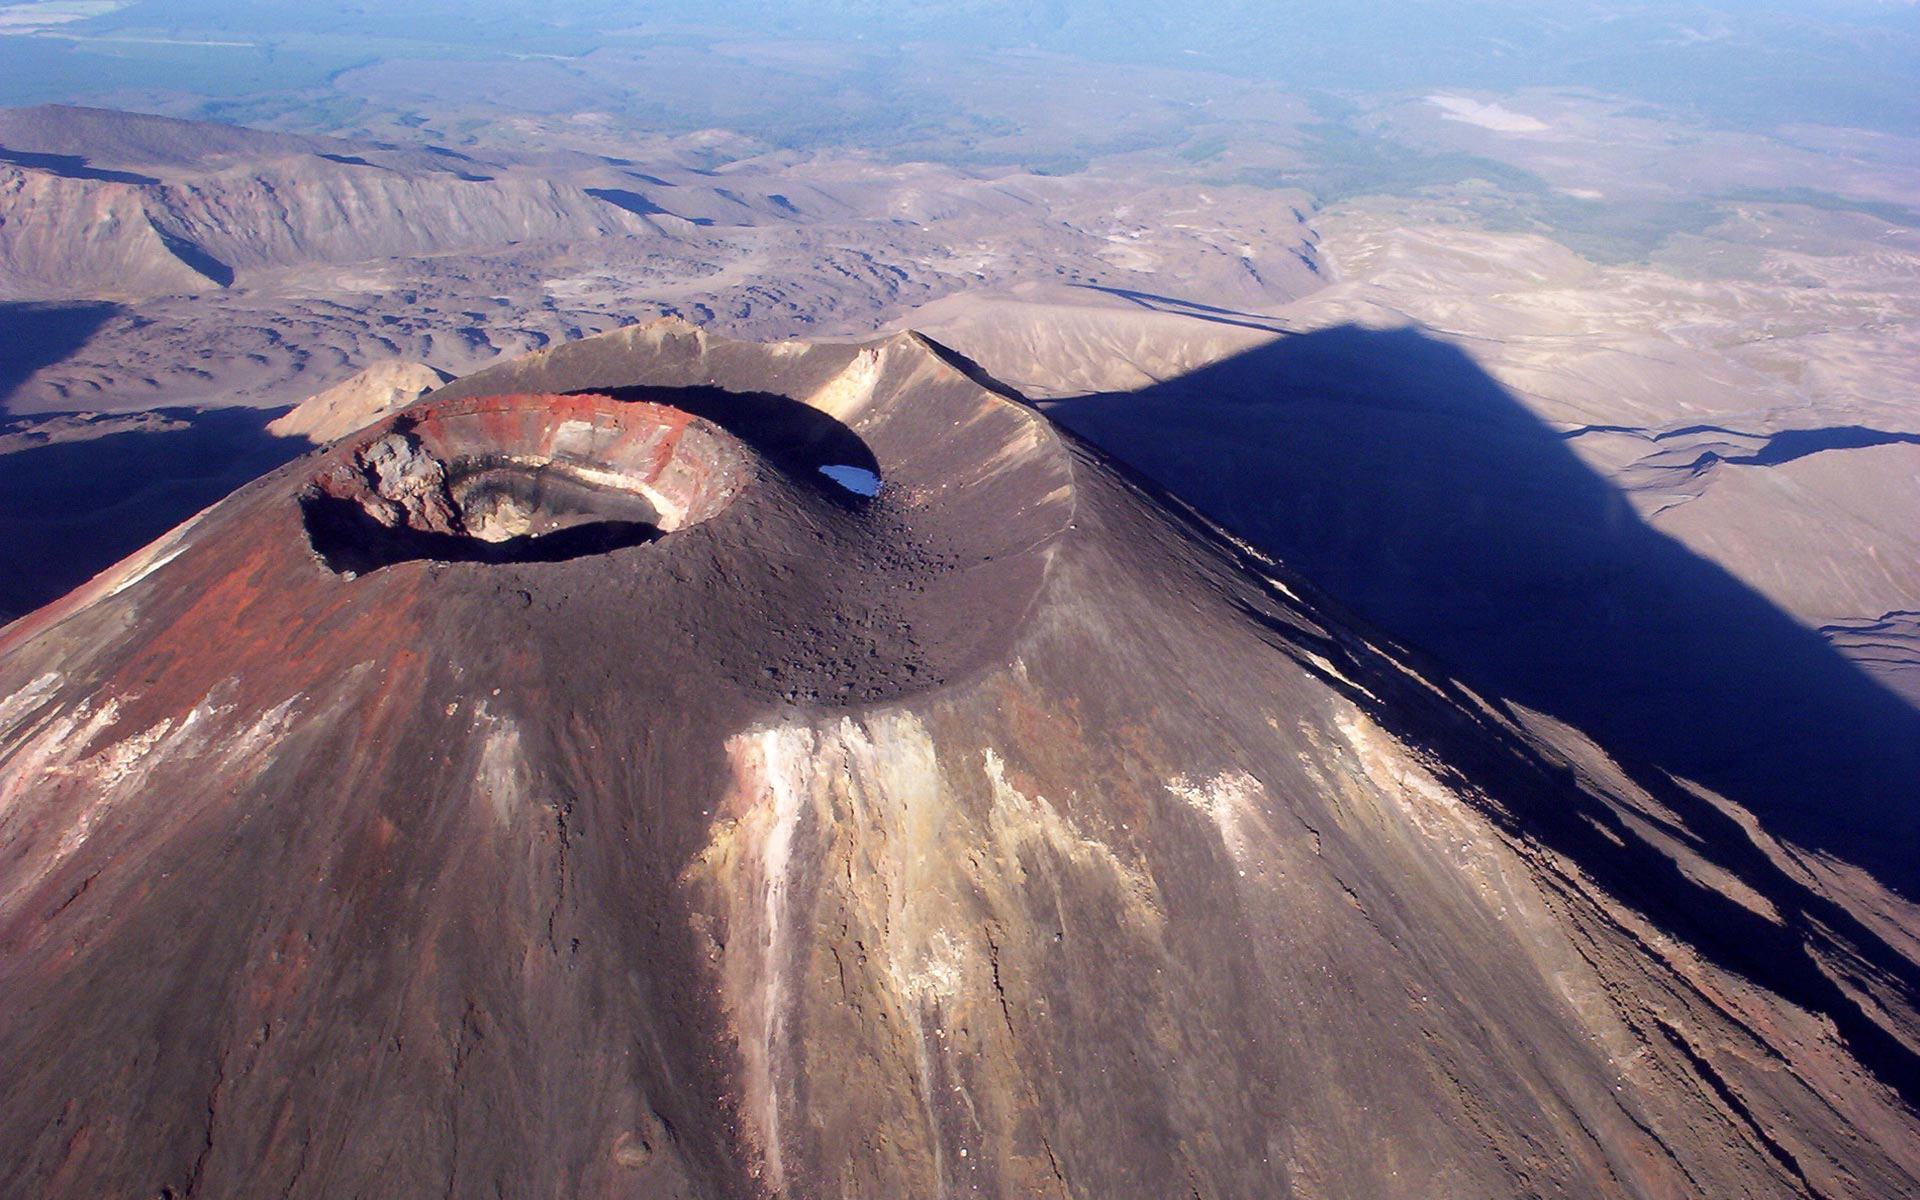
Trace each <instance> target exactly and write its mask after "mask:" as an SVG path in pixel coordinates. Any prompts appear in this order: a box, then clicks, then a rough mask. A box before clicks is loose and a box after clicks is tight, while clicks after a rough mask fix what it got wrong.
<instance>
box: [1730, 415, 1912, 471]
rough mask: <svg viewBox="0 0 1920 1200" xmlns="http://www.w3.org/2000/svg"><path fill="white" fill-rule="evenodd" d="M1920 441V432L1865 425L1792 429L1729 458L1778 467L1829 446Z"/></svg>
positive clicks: (1853, 447) (1846, 447) (1859, 447)
mask: <svg viewBox="0 0 1920 1200" xmlns="http://www.w3.org/2000/svg"><path fill="white" fill-rule="evenodd" d="M1898 445H1908V446H1914V445H1920V433H1889V432H1887V431H1885V430H1881V429H1869V428H1867V427H1866V426H1864V425H1834V426H1831V427H1829V428H1826V429H1788V430H1785V431H1783V432H1781V433H1776V434H1774V435H1773V436H1772V437H1771V438H1768V439H1767V444H1766V445H1764V446H1762V447H1760V449H1758V450H1756V451H1754V452H1753V453H1752V454H1747V455H1742V456H1740V457H1738V458H1728V459H1727V460H1726V461H1727V462H1730V463H1745V464H1750V465H1752V466H1756V467H1777V466H1779V465H1780V464H1781V463H1789V462H1792V461H1793V460H1794V459H1796V458H1805V457H1807V455H1809V454H1820V453H1822V452H1824V451H1827V450H1864V449H1866V448H1867V447H1869V446H1898Z"/></svg>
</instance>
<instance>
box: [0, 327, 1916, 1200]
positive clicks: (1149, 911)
mask: <svg viewBox="0 0 1920 1200" xmlns="http://www.w3.org/2000/svg"><path fill="white" fill-rule="evenodd" d="M1353 336H1361V335H1353ZM1303 352H1304V351H1303ZM1471 401H1473V397H1470V396H1469V397H1463V399H1462V401H1461V402H1462V403H1463V404H1464V403H1468V402H1471ZM1483 419H1490V418H1483ZM1513 422H1514V428H1513V432H1512V433H1511V434H1510V435H1509V436H1510V438H1511V439H1513V440H1514V441H1515V442H1516V444H1524V441H1525V439H1526V438H1527V437H1528V436H1530V435H1529V434H1528V433H1527V432H1526V427H1525V425H1524V423H1523V422H1520V420H1519V419H1518V418H1513ZM1562 458H1563V462H1562V464H1561V466H1560V467H1558V468H1556V469H1559V470H1562V471H1570V470H1572V468H1571V467H1570V466H1567V465H1566V463H1567V462H1570V461H1571V457H1570V456H1568V455H1566V454H1565V452H1564V451H1563V452H1562ZM821 467H855V468H861V469H865V470H869V471H872V472H873V473H874V474H876V475H877V476H878V477H879V478H880V479H881V480H882V481H883V486H882V487H881V488H880V490H879V492H878V494H877V495H875V496H873V497H871V498H868V497H865V496H862V495H861V494H859V493H858V492H856V491H853V490H849V489H847V488H844V487H842V486H840V485H839V484H837V483H835V482H834V481H833V479H832V478H831V477H829V476H828V475H827V474H826V473H823V472H822V471H821V470H820V468H821ZM1546 469H1547V468H1542V470H1546ZM1562 486H1566V485H1565V484H1564V483H1563V484H1562ZM1591 486H1594V487H1597V486H1598V485H1597V483H1596V484H1594V485H1591ZM1641 536H1652V535H1641ZM1706 569H1707V568H1705V567H1704V566H1703V567H1698V568H1695V570H1697V571H1702V570H1706ZM1721 586H1722V587H1723V588H1731V585H1730V584H1723V585H1721ZM1725 595H1726V593H1724V592H1723V593H1722V594H1720V597H1719V598H1722V599H1724V598H1725ZM1749 615H1750V614H1749ZM1746 636H1749V637H1753V638H1761V637H1772V638H1775V639H1777V640H1776V643H1775V648H1776V649H1777V648H1778V647H1779V646H1780V645H1785V644H1787V639H1786V638H1785V635H1784V634H1781V633H1779V632H1778V631H1776V630H1773V629H1771V628H1762V629H1753V630H1748V631H1747V634H1746ZM1805 638H1806V639H1807V640H1810V641H1811V640H1817V639H1812V635H1805ZM1796 648H1797V649H1800V650H1802V651H1803V652H1804V653H1808V654H1811V653H1812V651H1811V650H1807V649H1805V648H1804V647H1796ZM1829 657H1831V654H1830V652H1829ZM1834 661H1835V665H1834V666H1832V667H1831V668H1830V670H1831V671H1832V672H1835V673H1839V672H1842V671H1844V670H1851V668H1844V667H1842V666H1840V665H1838V660H1837V659H1835V660H1834ZM1754 669H1755V670H1758V667H1755V668H1754ZM0 694H4V695H5V696H6V697H7V698H6V700H5V701H4V707H3V708H0V755H4V758H3V759H0V764H3V765H0V830H4V835H3V839H0V840H3V844H4V845H5V847H6V854H7V857H6V860H5V862H4V864H3V865H0V945H3V946H4V953H0V964H3V965H0V990H3V991H4V994H5V995H6V996H7V997H8V1001H7V1003H6V1005H5V1006H4V1008H3V1009H0V1058H4V1060H5V1061H7V1062H8V1063H10V1064H14V1065H13V1067H12V1068H11V1070H10V1073H11V1079H10V1085H9V1087H8V1089H7V1092H6V1095H5V1098H4V1099H0V1181H4V1182H3V1185H0V1188H3V1190H4V1191H6V1192H7V1193H8V1194H15V1195H41V1196H80V1195H99V1194H102V1193H107V1194H132V1195H143V1196H152V1195H172V1196H188V1195H192V1196H221V1195H234V1196H239V1195H258V1194H261V1193H263V1192H272V1193H278V1194H286V1195H294V1196H300V1195H312V1196H323V1195H324V1196H339V1195H356V1194H383V1195H414V1194H425V1193H427V1192H436V1193H438V1192H450V1193H452V1194H456V1195H467V1194H487V1193H492V1194H503V1195H582V1196H584V1195H629V1194H636V1192H637V1193H639V1194H649V1195H662V1196H670V1195H679V1196H754V1195H790V1196H817V1195H849V1196H854V1195H859V1196H876V1197H880V1196H886V1197H892V1196H903V1195H935V1194H945V1193H962V1192H966V1193H979V1194H988V1195H1008V1196H1013V1195H1036V1194H1040V1195H1044V1194H1060V1195H1082V1196H1120V1195H1172V1194H1182V1193H1185V1194H1198V1195H1204V1196H1232V1195H1272V1194H1283V1193H1288V1194H1296V1195H1303V1196H1328V1197H1332V1196H1350V1197H1389V1196H1405V1197H1431V1196H1434V1195H1442V1194H1453V1195H1514V1194H1527V1195H1540V1196H1580V1197H1591V1196H1612V1195H1619V1196H1646V1195H1676V1196H1677V1195H1810V1196H1827V1197H1843V1196H1846V1197H1885V1196H1893V1195H1900V1194H1904V1193H1906V1192H1909V1191H1911V1190H1913V1189H1914V1187H1915V1186H1916V1184H1917V1183H1920V1139H1917V1138H1916V1136H1915V1134H1916V1122H1915V1117H1914V1107H1913V1106H1914V1104H1915V1101H1916V1100H1917V1099H1920V1070H1917V1069H1916V1068H1920V1020H1917V1019H1916V1018H1917V1016H1920V1014H1917V1012H1916V1006H1915V999H1916V996H1920V944H1917V943H1916V942H1915V940H1914V939H1913V936H1912V933H1911V931H1912V930H1913V929H1914V928H1915V927H1916V926H1915V917H1916V914H1915V912H1914V909H1913V905H1912V900H1911V897H1912V896H1913V895H1914V886H1915V883H1916V880H1915V877H1914V874H1913V867H1912V864H1913V863H1914V862H1915V861H1916V860H1915V857H1914V850H1915V846H1914V839H1913V828H1912V825H1911V823H1910V821H1908V820H1907V819H1906V818H1905V816H1904V815H1903V814H1902V813H1900V812H1895V811H1890V810H1888V809H1886V808H1884V807H1881V806H1877V805H1876V803H1875V801H1874V793H1873V792H1872V791H1871V779H1870V778H1869V776H1870V775H1871V773H1870V772H1869V773H1865V774H1862V775H1861V776H1859V777H1857V778H1856V777H1837V778H1835V779H1834V780H1833V781H1832V783H1831V785H1830V789H1829V791H1828V792H1827V793H1826V795H1825V796H1824V797H1823V799H1824V800H1825V801H1826V802H1825V803H1815V802H1811V801H1810V800H1809V798H1808V797H1807V796H1805V795H1801V796H1799V797H1798V799H1797V801H1796V802H1794V803H1787V802H1786V801H1785V800H1783V799H1782V797H1780V796H1778V795H1772V796H1769V795H1764V794H1760V793H1754V792H1751V791H1749V790H1747V787H1748V781H1745V780H1742V779H1737V778H1731V777H1730V778H1727V779H1711V780H1706V781H1702V780H1698V779H1689V778H1686V777H1683V776H1682V775H1681V774H1680V773H1679V772H1678V771H1677V770H1676V769H1675V763H1674V762H1673V761H1672V760H1669V761H1666V762H1663V761H1660V760H1658V759H1653V760H1649V759H1646V758H1629V757H1626V756H1622V755H1612V754H1609V753H1606V752H1603V751H1602V750H1601V749H1600V748H1599V747H1598V746H1597V745H1596V744H1595V743H1594V742H1592V741H1590V740H1588V739H1587V738H1586V737H1584V736H1583V735H1581V734H1580V733H1578V732H1576V731H1575V730H1574V729H1573V727H1572V726H1571V725H1570V724H1568V723H1567V722H1566V721H1565V720H1564V719H1556V715H1555V714H1552V713H1550V712H1545V711H1541V710H1540V709H1538V708H1536V707H1535V706H1533V705H1532V704H1521V703H1515V702H1513V701H1510V700H1506V699H1500V698H1495V697H1493V696H1492V695H1490V694H1487V693H1483V692H1480V691H1477V690H1475V689H1472V688H1470V687H1468V686H1465V685H1463V684H1462V683H1461V682H1460V681H1458V680H1457V679H1455V678H1454V677H1453V676H1452V675H1451V674H1450V673H1449V672H1448V671H1447V670H1445V669H1444V668H1441V667H1440V666H1438V665H1437V663H1436V662H1435V661H1434V660H1431V659H1429V658H1427V657H1425V656H1424V655H1421V654H1419V653H1416V652H1414V651H1411V650H1407V649H1404V648H1402V647H1400V646H1399V645H1397V644H1396V643H1394V642H1392V641H1389V640H1387V639H1386V638H1384V637H1383V636H1382V634H1381V633H1380V632H1378V631H1377V630H1376V629H1375V628H1374V627H1373V626H1371V625H1369V624H1367V623H1365V622H1362V621H1360V620H1358V619H1356V618H1353V617H1351V616H1349V615H1347V614H1346V613H1345V611H1344V610H1343V609H1342V608H1341V606H1339V605H1337V604H1335V603H1334V602H1332V601H1330V600H1328V599H1326V598H1325V597H1324V596H1323V595H1322V593H1321V592H1320V591H1319V590H1318V589H1316V588H1315V587H1313V586H1312V585H1310V584H1309V583H1307V582H1306V580H1305V579H1303V578H1302V577H1300V576H1299V575H1298V574H1297V573H1296V572H1295V570H1294V569H1293V568H1291V567H1289V566H1285V565H1282V564H1280V563H1278V562H1276V561H1274V560H1273V559H1270V558H1268V557H1266V556H1265V555H1263V554H1260V553H1258V552H1256V551H1254V550H1252V549H1250V548H1248V547H1247V546H1246V545H1245V544H1244V543H1241V542H1239V541H1237V540H1235V539H1233V538H1231V537H1229V536H1227V535H1225V534H1224V533H1222V532H1221V531H1220V530H1219V529H1218V528H1217V527H1215V526H1213V525H1211V524H1209V523H1207V522H1205V521H1203V520H1201V519H1199V518H1198V517H1197V516H1195V515H1193V514H1192V513H1191V512H1190V511H1189V510H1186V509H1184V508H1183V507H1182V506H1181V505H1179V504H1178V503H1177V502H1175V501H1173V500H1171V499H1170V498H1169V497H1167V496H1166V495H1165V494H1163V493H1161V492H1159V491H1158V490H1157V489H1154V488H1152V487H1151V486H1149V485H1147V484H1145V483H1144V482H1142V481H1140V480H1139V479H1138V478H1137V477H1135V476H1133V475H1132V474H1131V473H1130V472H1128V471H1126V470H1123V469H1121V468H1119V467H1118V466H1116V465H1115V464H1114V463H1112V462H1111V461H1110V460H1109V459H1107V458H1106V457H1105V456H1104V455H1102V454H1101V453H1099V452H1098V451H1096V450H1094V449H1092V448H1091V447H1090V446H1089V445H1088V444H1086V443H1085V442H1083V441H1081V440H1079V439H1078V438H1077V437H1075V436H1074V435H1072V434H1070V433H1067V432H1065V431H1064V430H1062V429H1060V428H1059V427H1057V426H1056V425H1054V424H1053V423H1052V422H1051V421H1050V420H1048V419H1047V418H1046V417H1044V416H1042V415H1041V414H1039V413H1037V412H1036V411H1035V410H1034V409H1032V408H1031V407H1029V406H1028V405H1026V404H1024V403H1022V402H1021V401H1020V400H1019V399H1018V398H1017V397H1016V396H1014V395H1013V394H1012V393H1010V392H1008V391H1006V390H1005V389H1003V388H1002V387H1000V386H999V385H997V384H995V383H994V382H993V381H992V380H991V379H990V378H989V377H987V376H985V375H984V374H982V373H980V371H979V370H978V368H976V367H974V366H973V365H972V364H970V363H969V362H967V361H966V360H964V359H960V358H958V357H956V356H955V355H954V354H953V353H952V352H950V351H947V350H944V349H942V348H941V347H939V346H938V345H936V344H934V343H932V342H930V341H927V340H926V339H924V338H921V337H918V336H914V335H906V334H902V335H896V336H893V337H890V338H887V339H884V340H881V341H877V342H871V343H867V344H845V345H804V344H797V343H782V344H774V345H767V346H757V345H750V344H744V343H735V342H728V341H725V340H722V339H719V338H716V337H713V336H710V335H707V334H705V333H703V332H701V331H699V330H697V329H694V328H691V327H689V326H686V325H684V324H678V323H656V324H652V325H648V326H643V327H639V328H636V329H631V330H625V331H620V332H616V333H613V334H609V335H605V336H602V337H599V338H593V339H588V340H585V341H582V342H578V343H574V344H570V345H567V346H565V347H561V348H558V349H555V350H551V351H547V352H543V353H541V354H537V355H534V356H531V357H528V358H524V359H520V360H517V361H515V362H512V363H509V364H506V365H504V366H502V367H500V368H497V369H494V370H491V371H486V372H482V373H480V374H477V375H473V376H470V377H468V378H466V379H463V380H461V381H459V382H457V383H455V384H453V385H451V386H449V387H447V388H444V389H441V390H440V391H438V392H436V393H434V394H433V396H432V397H431V398H429V399H428V400H427V401H426V402H425V403H423V404H421V405H418V406H416V407H414V408H412V409H409V410H407V411H405V412H403V413H401V414H400V415H398V416H392V417H387V418H384V419H382V420H381V421H379V422H378V423H376V424H375V425H373V426H372V427H371V428H369V429H367V430H365V431H364V432H361V433H358V434H355V435H354V436H351V437H348V438H346V439H345V440H343V441H339V442H337V443H335V444H333V445H332V446H331V447H330V448H326V449H322V450H317V451H314V452H312V453H310V454H308V455H305V456H303V457H302V458H300V459H298V460H296V461H294V462H292V463H289V464H288V465H286V466H285V467H282V468H281V469H279V470H277V471H275V472H273V473H271V474H269V475H268V476H266V477H265V478H263V479H261V480H259V481H258V482H256V483H253V484H251V485H249V486H247V487H245V488H243V489H241V490H240V491H239V492H237V493H236V494H235V495H234V496H232V497H231V498H230V499H228V500H226V501H224V502H223V503H221V504H219V505H216V506H215V507H213V508H212V509H210V510H208V511H207V512H206V513H204V514H203V515H201V516H200V517H199V518H198V519H196V520H195V521H193V522H192V523H191V524H189V525H187V526H185V527H183V528H181V529H180V530H177V531H176V532H174V533H173V534H171V535H169V536H168V537H166V538H164V539H162V540H161V541H159V542H157V543H155V544H154V545H153V546H152V547H150V548H149V549H148V550H146V551H144V552H142V553H141V554H140V555H137V556H135V557H134V558H132V559H129V560H128V561H126V562H125V563H123V564H121V565H120V566H118V567H116V568H115V569H114V570H112V571H110V572H108V573H105V574H103V575H101V576H100V577H99V578H97V579H95V580H94V581H93V582H92V583H90V584H89V585H87V586H86V587H84V588H82V589H81V590H79V591H77V592H75V593H73V594H72V595H70V596H68V597H67V598H65V599H63V600H61V601H59V602H58V603H56V604H54V605H52V606H50V607H48V608H46V609H43V610H41V611H40V612H38V613H35V614H34V615H32V616H30V617H28V618H26V619H24V620H20V621H17V622H15V623H14V624H13V625H11V626H9V627H7V628H6V630H5V631H4V633H0ZM1848 695H1849V697H1850V698H1849V700H1848V703H1850V704H1853V705H1854V706H1855V707H1854V708H1853V709H1851V710H1849V711H1850V712H1851V713H1854V714H1859V715H1863V716H1864V717H1868V718H1871V719H1875V720H1878V721H1880V722H1881V723H1882V725H1881V732H1882V733H1883V734H1884V735H1886V736H1887V737H1890V738H1901V739H1905V741H1904V743H1896V744H1895V749H1894V750H1892V751H1890V752H1889V754H1888V757H1887V759H1886V761H1887V762H1888V764H1889V770H1892V769H1894V768H1900V769H1905V770H1909V771H1910V770H1911V769H1912V767H1913V762H1912V755H1911V754H1909V753H1905V752H1904V751H1901V750H1899V749H1898V746H1899V745H1901V744H1904V745H1905V746H1906V747H1908V748H1912V747H1915V746H1920V717H1916V715H1915V714H1914V712H1913V711H1912V710H1911V709H1908V708H1904V707H1902V706H1897V705H1893V704H1889V703H1888V702H1887V701H1886V699H1885V698H1884V697H1878V698H1875V697H1869V696H1867V695H1866V685H1864V684H1857V685H1856V689H1855V692H1853V693H1849V694H1848ZM1876 703H1877V704H1878V705H1879V707H1878V708H1875V707H1874V705H1875V704H1876ZM1823 732H1825V731H1824V730H1823ZM1903 755H1904V757H1903ZM1909 777H1911V776H1909ZM1883 798H1884V797H1883Z"/></svg>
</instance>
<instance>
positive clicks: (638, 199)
mask: <svg viewBox="0 0 1920 1200" xmlns="http://www.w3.org/2000/svg"><path fill="white" fill-rule="evenodd" d="M582 190H583V191H585V192H586V193H587V195H589V196H592V197H594V198H595V199H596V200H605V201H606V202H607V203H608V204H611V205H613V206H614V207H615V208H618V209H621V210H623V211H625V212H630V213H632V214H633V215H634V216H636V217H673V218H675V219H676V220H681V221H685V222H687V223H688V224H690V225H701V226H706V225H711V224H713V218H712V217H683V216H681V215H680V214H679V213H674V212H668V211H667V210H666V209H664V208H661V207H660V206H659V205H658V204H655V203H654V202H653V201H651V200H649V199H647V198H646V197H645V196H642V195H641V194H640V193H639V192H630V191H628V190H627V189H626V188H584V189H582Z"/></svg>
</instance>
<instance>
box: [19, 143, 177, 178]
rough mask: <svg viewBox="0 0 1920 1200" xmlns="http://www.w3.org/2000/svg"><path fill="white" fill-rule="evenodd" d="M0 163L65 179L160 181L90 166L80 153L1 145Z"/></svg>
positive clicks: (146, 176) (128, 172)
mask: <svg viewBox="0 0 1920 1200" xmlns="http://www.w3.org/2000/svg"><path fill="white" fill-rule="evenodd" d="M0 163H11V164H12V165H14V166H16V167H30V168H32V169H33V170H36V171H46V172H47V173H49V174H52V175H58V176H60V177H61V178H63V179H96V180H99V181H101V182H103V183H159V182H160V181H159V180H158V179H156V178H154V177H153V176H151V175H136V174H135V173H133V172H132V171H111V170H107V169H105V168H102V167H90V166H88V165H87V160H86V159H85V158H83V157H81V156H80V155H78V154H35V153H32V152H30V151H26V150H9V149H7V148H6V147H5V146H0Z"/></svg>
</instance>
